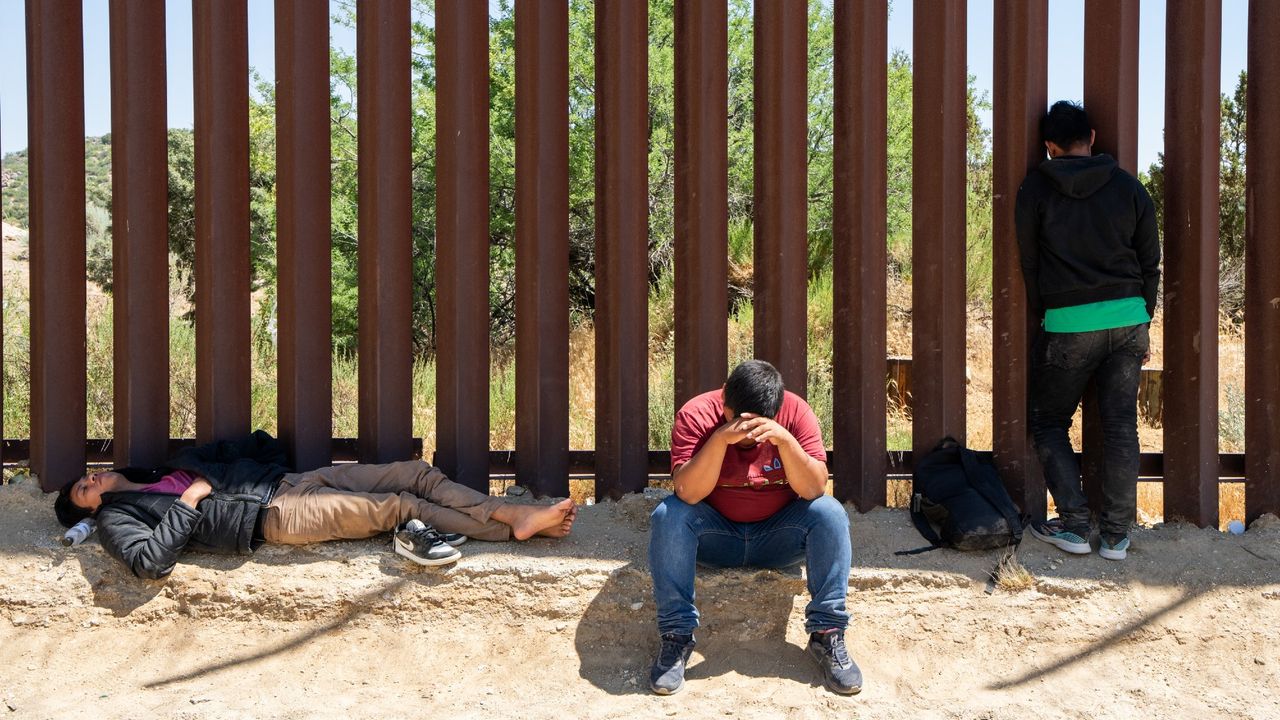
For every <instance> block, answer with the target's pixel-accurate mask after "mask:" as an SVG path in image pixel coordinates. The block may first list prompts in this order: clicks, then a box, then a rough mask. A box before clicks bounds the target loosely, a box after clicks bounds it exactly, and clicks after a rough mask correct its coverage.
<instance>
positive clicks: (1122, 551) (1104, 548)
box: [1098, 535, 1129, 560]
mask: <svg viewBox="0 0 1280 720" xmlns="http://www.w3.org/2000/svg"><path fill="white" fill-rule="evenodd" d="M1098 554H1099V555H1101V556H1102V557H1104V558H1106V559H1108V560H1123V559H1124V558H1125V556H1126V555H1128V554H1129V536H1128V535H1103V536H1102V545H1100V546H1099V547H1098Z"/></svg>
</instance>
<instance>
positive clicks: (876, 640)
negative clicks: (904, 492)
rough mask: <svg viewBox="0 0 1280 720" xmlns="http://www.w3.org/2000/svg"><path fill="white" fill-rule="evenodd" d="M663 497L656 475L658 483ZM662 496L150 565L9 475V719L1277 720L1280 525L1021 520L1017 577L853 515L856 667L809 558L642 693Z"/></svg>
mask: <svg viewBox="0 0 1280 720" xmlns="http://www.w3.org/2000/svg"><path fill="white" fill-rule="evenodd" d="M654 494H655V495H656V493H654ZM654 502H655V498H654V497H653V496H651V497H647V498H646V497H641V496H635V497H631V498H628V499H627V500H625V501H623V502H619V503H604V504H600V505H595V506H591V507H585V508H583V510H582V512H581V514H580V519H579V521H578V525H577V528H576V530H575V532H574V533H573V535H572V536H571V537H570V538H568V539H566V540H564V541H550V540H536V541H533V542H529V543H524V544H515V543H481V542H471V543H468V544H467V545H464V546H463V547H462V549H463V551H464V557H463V559H462V560H461V561H459V562H458V563H457V564H456V565H454V566H451V567H448V568H447V569H443V570H439V569H435V570H433V569H419V568H417V567H416V566H410V565H408V564H407V563H405V562H402V561H401V560H400V559H399V558H397V557H396V556H394V555H392V554H391V553H389V552H388V550H387V539H386V537H380V538H375V539H374V540H370V541H365V542H345V543H328V544H322V545H312V546H306V547H300V548H283V547H267V548H264V549H263V550H262V551H260V552H259V553H258V554H257V556H255V557H253V558H229V557H221V556H211V555H189V556H187V561H186V562H184V563H183V564H181V565H179V567H178V569H177V571H175V572H174V574H173V575H172V576H171V577H170V578H169V579H168V580H167V581H164V582H144V581H141V580H137V579H135V578H133V577H132V576H130V575H129V574H128V573H127V572H126V571H124V570H123V568H122V567H120V566H118V564H116V563H115V562H114V561H112V560H111V559H110V558H108V557H107V556H106V555H105V553H104V552H103V551H102V549H101V547H100V546H99V545H98V543H97V542H96V540H90V541H89V542H88V543H86V544H85V545H83V546H81V547H78V548H71V549H64V548H62V547H61V546H60V545H59V544H58V536H59V530H58V528H57V527H56V524H55V523H54V521H53V519H52V516H51V513H50V512H49V509H48V508H49V505H48V503H49V499H48V498H47V497H43V496H41V495H40V493H39V492H38V490H36V489H35V488H34V486H33V485H32V484H30V483H29V482H19V483H17V484H11V485H7V486H3V487H0V668H4V677H5V682H4V683H3V684H0V717H4V716H8V717H22V718H74V717H104V718H114V717H178V718H222V717H279V718H311V717H321V718H326V717H331V718H363V717H393V716H399V717H430V718H437V717H439V718H488V717H501V718H577V717H582V718H586V717H590V718H632V717H639V718H647V717H703V718H710V717H716V718H726V717H733V718H813V717H818V718H826V717H830V718H836V717H839V718H859V717H867V718H871V717H877V718H883V717H922V718H935V717H936V718H990V719H993V720H994V719H1002V718H1009V719H1011V720H1012V719H1014V718H1017V719H1018V720H1023V719H1024V718H1028V717H1043V718H1055V717H1067V716H1072V717H1096V718H1129V717H1141V716H1153V717H1171V718H1180V717H1208V716H1216V717H1232V718H1280V673H1278V672H1277V669H1278V668H1280V646H1278V644H1277V638H1280V523H1277V522H1276V521H1275V519H1274V518H1264V519H1263V520H1262V521H1259V522H1258V523H1256V524H1255V526H1254V527H1252V528H1250V530H1249V531H1248V532H1247V533H1245V534H1244V535H1242V536H1230V535H1224V534H1221V533H1219V532H1216V531H1213V530H1199V529H1196V528H1193V527H1189V526H1185V525H1170V526H1161V527H1156V528H1151V529H1143V530H1139V531H1137V532H1136V533H1135V535H1134V543H1135V547H1134V550H1132V551H1131V554H1130V557H1129V559H1128V560H1127V561H1125V562H1123V563H1111V562H1108V561H1106V560H1102V559H1100V558H1099V557H1097V556H1096V555H1094V556H1089V557H1084V558H1075V557H1067V556H1064V555H1062V554H1060V553H1058V551H1056V550H1054V549H1052V548H1049V547H1048V546H1045V545H1043V544H1041V543H1038V542H1037V541H1035V540H1034V539H1028V541H1027V542H1026V543H1025V544H1024V546H1023V548H1022V550H1021V551H1020V556H1021V559H1022V561H1023V563H1024V564H1025V566H1026V567H1027V568H1028V569H1029V570H1030V571H1031V572H1032V573H1033V574H1034V575H1035V579H1036V582H1035V586H1034V588H1032V589H1028V590H1022V591H1008V590H1004V589H1001V588H999V587H993V586H992V585H990V584H989V583H988V581H987V572H988V570H990V569H991V567H992V566H993V564H994V563H995V561H996V560H997V554H995V553H992V554H961V553H956V552H951V551H936V552H930V553H925V554H923V555H917V556H910V557H897V556H894V555H893V551H895V550H899V549H905V548H912V547H916V546H918V545H919V544H920V539H919V537H918V535H916V534H915V531H914V530H913V529H912V528H911V526H910V524H909V523H908V521H907V517H906V515H905V514H904V513H903V512H902V511H899V510H877V511H874V512H872V513H869V514H866V515H858V514H856V513H855V514H854V515H853V517H852V520H853V526H852V527H853V529H852V537H853V544H854V549H855V550H854V552H855V566H854V568H853V574H852V577H851V580H850V609H851V610H852V613H853V616H854V621H853V624H852V627H851V629H850V633H849V639H850V642H851V648H852V650H853V653H854V657H855V658H856V659H857V660H858V662H859V664H860V665H861V666H862V668H863V670H864V672H865V675H866V689H865V690H864V691H863V693H862V694H861V695H859V696H856V697H852V698H846V697H839V696H835V695H832V694H830V693H828V692H827V691H826V690H824V689H823V688H822V686H821V684H820V680H819V676H818V673H817V671H816V669H815V668H814V667H813V665H812V664H811V663H810V661H809V660H808V658H807V657H806V656H805V655H804V653H803V649H802V648H803V642H804V634H803V630H802V619H803V608H804V603H805V602H806V600H807V598H806V593H805V591H804V585H803V580H802V579H801V577H800V575H798V574H783V573H775V572H746V571H727V572H719V573H706V574H704V575H703V576H700V577H699V586H698V590H699V597H700V606H701V608H702V611H703V617H704V626H703V628H702V629H701V630H700V631H699V633H698V635H699V643H700V644H699V648H698V651H697V652H696V653H695V655H694V663H693V665H692V666H691V668H690V670H689V674H688V677H689V682H688V686H687V687H686V689H685V691H684V692H683V693H681V694H679V695H676V696H673V697H670V698H659V697H655V696H652V695H650V694H649V693H648V691H647V688H646V687H645V684H646V681H645V671H646V668H647V666H648V663H649V660H650V656H651V653H652V652H653V650H654V648H655V646H656V638H655V633H654V629H653V613H654V607H653V601H652V598H651V596H650V593H649V583H648V576H647V569H646V561H645V548H646V542H647V535H646V526H647V522H648V518H647V515H648V511H649V509H650V508H651V507H652V506H653V503H654Z"/></svg>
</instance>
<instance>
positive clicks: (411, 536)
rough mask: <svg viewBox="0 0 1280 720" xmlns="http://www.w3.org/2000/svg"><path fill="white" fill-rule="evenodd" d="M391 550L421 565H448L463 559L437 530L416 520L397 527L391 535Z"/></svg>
mask: <svg viewBox="0 0 1280 720" xmlns="http://www.w3.org/2000/svg"><path fill="white" fill-rule="evenodd" d="M391 549H392V550H394V551H395V553H396V554H397V555H400V556H402V557H406V558H409V559H410V560H412V561H414V562H416V563H418V564H419V565H447V564H449V563H451V562H456V561H457V559H458V558H460V557H462V553H461V552H459V551H458V549H457V548H455V547H453V546H451V545H449V544H448V543H446V542H445V541H444V540H443V539H442V538H441V537H440V533H438V532H436V530H435V528H433V527H431V526H430V525H427V524H426V523H424V522H422V521H421V520H418V519H416V518H415V519H413V520H410V521H409V522H407V523H404V524H402V525H400V526H398V527H396V529H395V532H393V533H392V534H391Z"/></svg>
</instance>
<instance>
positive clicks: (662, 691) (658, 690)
mask: <svg viewBox="0 0 1280 720" xmlns="http://www.w3.org/2000/svg"><path fill="white" fill-rule="evenodd" d="M649 689H650V690H652V691H653V694H654V695H675V694H676V693H678V692H680V691H681V690H683V689H684V681H683V680H681V681H680V684H679V685H677V686H676V687H675V689H674V690H668V689H666V688H660V687H658V686H656V685H650V686H649Z"/></svg>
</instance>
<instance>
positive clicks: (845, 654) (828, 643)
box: [809, 630, 862, 695]
mask: <svg viewBox="0 0 1280 720" xmlns="http://www.w3.org/2000/svg"><path fill="white" fill-rule="evenodd" d="M809 655H810V656H811V657H812V658H813V659H814V661H816V662H817V663H818V667H820V668H822V681H823V683H824V684H825V685H826V686H827V689H828V690H830V691H832V692H837V693H840V694H841V695H857V694H858V693H860V692H862V671H861V670H859V669H858V664H857V663H855V662H854V661H853V659H852V658H850V657H849V649H848V648H847V647H845V644H844V630H828V631H826V632H816V633H810V634H809Z"/></svg>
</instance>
